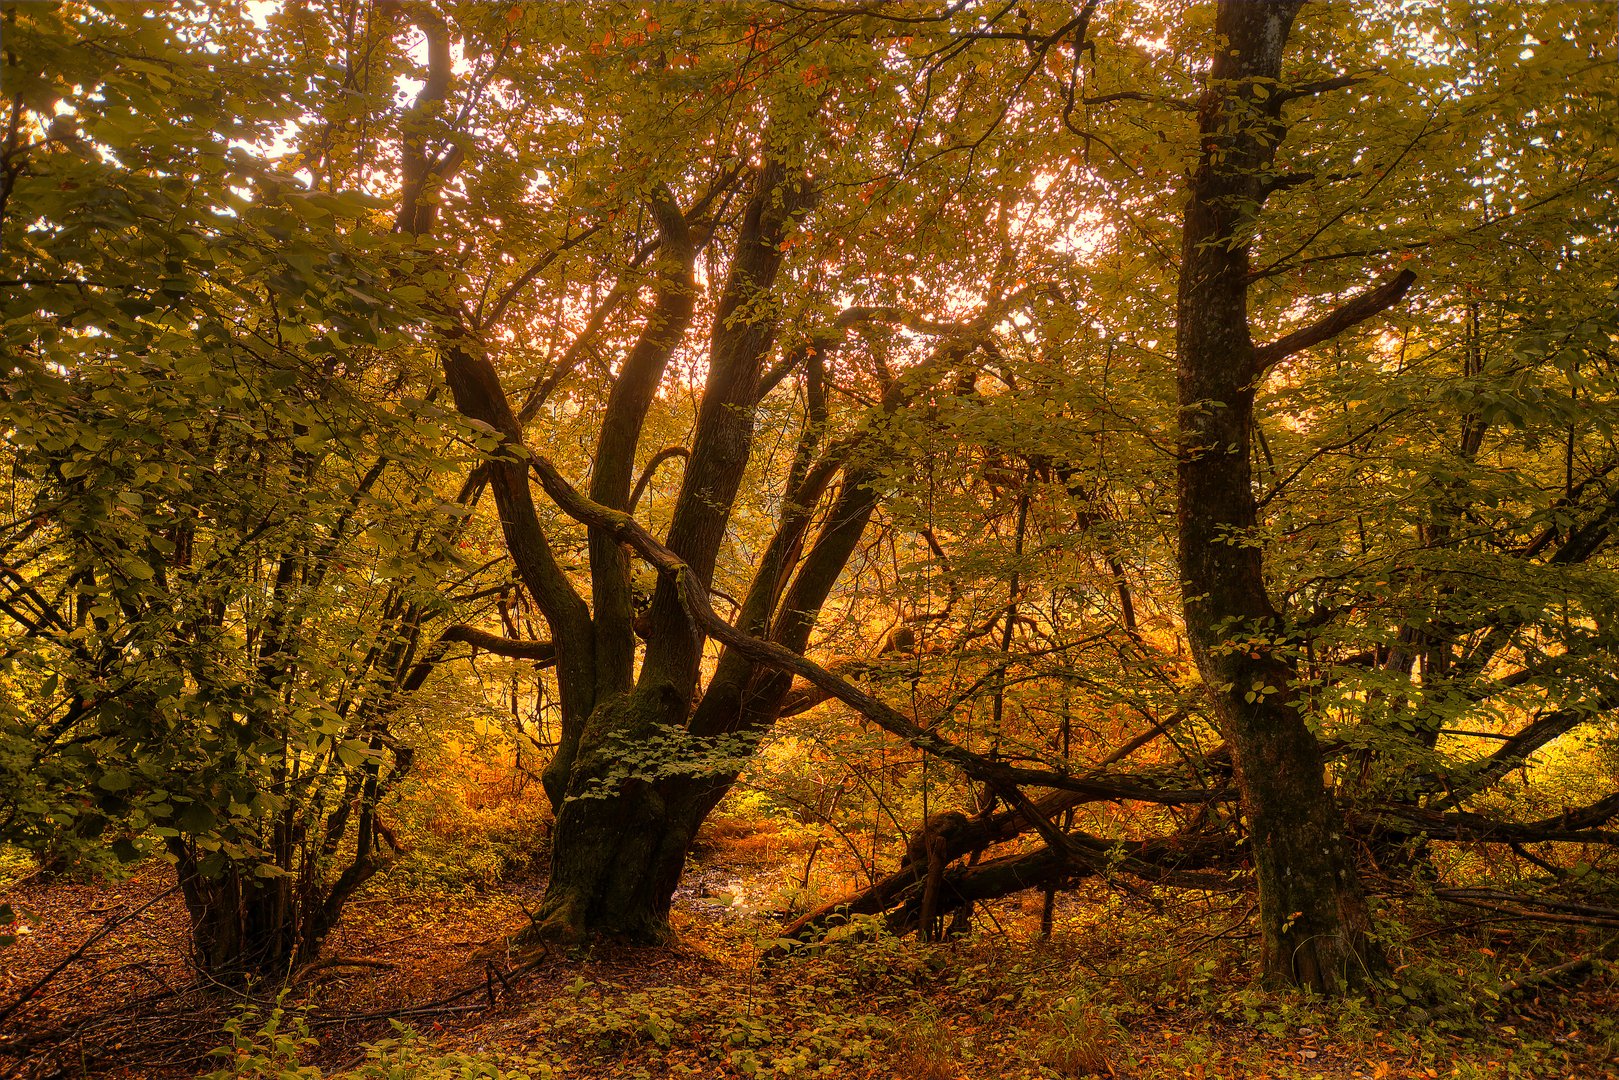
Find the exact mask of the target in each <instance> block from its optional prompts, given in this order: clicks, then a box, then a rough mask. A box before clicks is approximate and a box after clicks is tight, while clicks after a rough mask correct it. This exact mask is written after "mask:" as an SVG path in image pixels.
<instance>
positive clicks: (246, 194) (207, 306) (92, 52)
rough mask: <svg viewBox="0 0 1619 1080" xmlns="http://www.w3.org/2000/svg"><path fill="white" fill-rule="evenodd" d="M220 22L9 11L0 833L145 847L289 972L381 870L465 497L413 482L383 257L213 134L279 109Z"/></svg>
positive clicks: (236, 958) (398, 341)
mask: <svg viewBox="0 0 1619 1080" xmlns="http://www.w3.org/2000/svg"><path fill="white" fill-rule="evenodd" d="M216 16H217V13H214V12H211V11H210V10H209V9H207V8H206V7H202V6H199V7H196V8H190V9H170V10H167V11H164V12H161V13H159V12H155V11H135V10H131V11H128V12H114V11H106V12H103V11H98V10H92V9H81V8H75V7H71V6H62V7H54V6H41V7H38V8H32V9H27V10H24V11H19V10H16V9H12V10H11V11H9V12H8V17H9V18H10V19H11V24H10V26H11V33H10V34H9V35H8V48H9V49H11V50H14V51H11V52H9V53H8V67H7V78H8V83H9V84H10V85H11V86H12V87H14V88H15V90H16V93H17V97H16V106H15V107H14V108H13V110H12V112H11V117H10V121H11V126H10V129H9V138H8V144H7V145H8V156H7V159H6V160H7V162H8V170H9V171H8V173H7V176H8V178H9V179H8V188H7V191H6V211H7V216H6V218H5V221H4V226H5V236H6V248H7V251H8V273H9V274H10V275H11V276H10V278H9V279H8V280H7V281H6V283H5V285H6V292H5V303H6V324H5V325H6V332H7V337H8V349H7V356H8V366H7V369H6V371H5V379H4V383H3V387H4V396H3V399H0V415H3V416H4V424H5V427H6V430H7V432H8V437H7V449H8V455H9V464H10V466H11V469H12V476H13V478H14V480H15V483H14V484H13V486H12V487H11V488H10V495H11V503H10V506H9V509H10V513H8V514H7V517H8V518H9V519H10V523H9V524H8V526H7V527H6V532H5V535H4V541H3V542H4V551H5V569H4V571H3V574H4V593H3V596H0V611H4V613H5V614H6V616H7V617H8V619H9V628H8V629H9V631H10V632H9V633H8V635H7V638H6V653H7V663H8V665H9V670H10V674H11V677H12V678H13V679H14V680H16V682H15V683H14V684H13V685H17V686H19V687H20V688H21V690H22V693H21V694H16V695H11V696H9V697H8V700H7V706H8V713H7V715H6V717H5V719H6V726H5V732H4V737H5V740H6V749H7V754H6V757H5V764H6V768H7V772H8V778H9V779H10V780H11V782H8V783H7V785H6V793H7V805H6V806H5V817H4V820H3V822H0V827H3V835H4V836H5V837H6V838H7V839H8V840H10V841H14V842H21V843H25V844H27V845H29V846H30V847H34V848H36V849H39V850H42V851H44V852H45V853H46V855H47V858H48V861H54V862H58V863H61V864H63V865H68V864H71V862H72V861H73V860H74V859H75V858H76V857H77V856H79V855H81V854H85V853H89V854H92V855H93V854H95V853H96V851H97V850H98V848H100V846H101V845H102V844H106V842H107V841H111V843H110V850H111V852H112V853H113V854H114V855H116V856H117V857H118V858H119V859H120V860H123V861H130V860H133V859H135V858H137V857H140V856H141V855H143V854H145V853H146V852H147V851H148V850H149V846H148V845H149V844H150V843H151V842H152V841H154V840H155V841H156V842H157V844H158V845H160V847H161V850H163V851H164V852H166V854H167V855H168V857H169V858H171V859H172V860H173V861H174V863H175V865H176V868H177V872H178V877H179V884H180V887H181V891H182V893H183V895H184V898H185V901H186V904H187V907H188V909H189V911H190V914H191V930H192V941H193V945H194V947H195V952H196V956H197V959H198V961H199V963H200V964H201V965H202V966H203V967H204V968H205V969H206V970H208V971H209V972H210V973H212V974H214V975H216V976H221V977H227V978H243V977H258V976H270V977H285V976H286V975H287V974H288V973H289V971H290V970H291V969H292V968H294V967H295V966H296V965H298V964H300V963H303V962H307V961H309V960H312V959H313V958H314V957H315V955H316V953H317V951H318V949H319V946H320V943H321V941H322V939H323V938H324V937H325V935H326V933H327V932H328V931H329V930H330V929H331V927H332V925H333V924H334V923H335V921H336V919H337V917H338V915H339V913H340V912H341V910H342V908H343V905H344V904H345V903H346V901H347V900H348V899H349V897H350V896H351V895H352V894H353V892H354V891H355V889H357V888H358V887H359V886H360V885H361V884H363V883H364V882H365V881H366V880H367V879H368V878H369V877H371V876H372V875H373V874H375V873H376V872H377V871H378V870H379V869H380V868H381V867H383V866H384V865H386V864H387V862H389V861H390V859H391V858H392V854H393V841H392V840H391V835H392V834H391V830H390V829H389V828H388V826H387V825H386V823H385V822H384V820H383V817H382V812H383V804H384V802H385V801H386V799H387V797H388V795H389V793H390V791H391V790H392V789H393V788H394V787H395V786H396V785H397V784H398V783H399V782H400V780H401V779H402V778H403V777H404V776H405V775H406V774H407V773H408V771H409V769H410V765H411V760H412V756H413V752H412V748H411V746H410V745H409V742H408V741H407V740H405V739H404V738H402V737H401V736H402V734H403V733H402V732H401V730H400V727H399V723H398V722H399V720H400V719H401V715H402V714H404V713H406V712H407V711H408V709H407V707H408V702H409V698H410V695H411V694H412V692H414V691H416V690H418V689H420V687H421V686H422V683H423V681H424V680H425V678H426V676H427V674H428V673H430V672H431V671H432V669H433V667H434V665H435V663H436V662H437V661H439V660H441V659H442V658H443V657H444V656H445V655H446V652H447V650H448V648H449V646H450V645H451V643H452V642H454V641H456V640H462V641H465V640H468V633H467V632H465V631H464V628H463V631H462V632H460V633H459V634H458V633H457V632H456V631H455V630H454V629H453V628H452V630H451V631H447V632H446V634H447V636H446V634H440V635H438V636H437V641H436V642H435V641H434V640H432V638H431V636H429V637H428V638H426V639H425V640H424V633H428V632H429V627H430V626H431V624H432V623H434V622H435V621H442V620H443V619H444V617H445V616H446V615H447V614H449V613H450V612H451V611H452V610H453V603H452V601H451V599H450V598H449V597H447V596H446V595H445V593H446V592H447V591H448V590H441V587H440V582H441V580H444V581H446V582H448V581H449V579H450V577H451V575H452V574H460V573H462V572H463V570H462V569H456V567H457V563H458V560H457V559H455V557H454V555H453V549H452V548H451V545H450V541H451V540H452V538H453V536H454V533H455V530H456V529H458V528H460V527H461V525H462V523H463V521H464V520H465V517H466V514H467V510H466V507H465V505H464V504H465V503H466V502H468V501H470V500H471V498H472V496H473V495H474V494H475V491H476V488H475V487H468V488H466V489H464V490H463V492H462V493H461V496H460V501H459V502H457V501H456V500H455V499H454V498H446V497H445V495H444V493H443V492H442V490H441V488H442V487H443V485H444V483H445V480H444V477H443V475H442V473H443V471H444V470H446V469H459V470H461V471H464V470H465V468H466V466H465V465H464V464H462V463H463V462H464V461H465V458H464V456H463V455H462V454H461V453H460V452H458V451H457V450H455V449H454V446H453V442H452V440H454V439H457V438H460V439H465V438H466V437H467V433H466V432H465V431H464V429H463V428H462V427H461V425H459V424H456V423H451V424H449V425H448V426H445V425H444V424H443V423H442V422H443V421H444V420H446V419H453V418H447V417H445V416H444V415H443V413H442V410H436V409H435V408H434V407H433V406H432V405H431V398H432V396H433V394H434V391H433V390H432V389H429V388H423V387H422V384H421V381H420V368H419V355H420V354H419V353H417V352H415V351H414V350H413V349H412V347H411V341H410V339H409V338H408V337H406V336H405V335H404V334H403V333H402V332H401V331H402V327H403V326H405V325H408V324H412V323H414V322H416V321H418V320H419V319H420V313H419V312H418V311H417V310H416V309H415V308H414V307H413V306H412V302H411V297H410V295H409V294H408V293H395V294H392V295H390V294H389V293H388V291H387V290H388V284H387V281H386V280H385V273H386V270H385V268H387V267H389V266H392V265H394V264H395V263H396V262H397V261H398V260H399V259H401V258H407V257H408V252H402V251H401V250H400V248H399V246H398V245H397V244H396V243H395V242H394V239H393V238H392V237H390V236H389V235H388V234H387V232H386V231H381V232H379V231H376V230H374V229H372V228H371V226H370V222H371V219H372V218H373V217H374V216H375V209H376V207H375V203H374V202H373V201H372V200H370V199H368V198H366V197H365V196H363V195H361V194H360V193H358V192H353V191H348V192H336V193H325V192H319V191H314V192H311V191H308V190H300V186H299V185H296V184H289V182H288V178H287V177H286V176H285V175H284V174H283V173H282V172H281V171H280V169H279V168H278V166H277V164H276V163H275V162H273V161H270V160H268V159H266V158H265V157H264V156H262V155H258V154H254V153H250V152H248V151H246V150H244V149H241V148H238V147H233V146H232V145H231V143H232V141H233V140H235V141H238V142H242V143H256V144H263V143H265V142H267V141H268V140H269V139H270V138H272V137H273V133H274V132H275V131H277V130H279V128H280V126H281V125H282V124H283V123H285V122H286V117H287V114H286V113H285V112H283V111H282V107H281V106H280V105H278V104H277V102H276V97H275V95H273V94H265V93H264V92H263V91H264V89H265V87H266V86H267V85H269V84H268V82H267V80H268V78H269V77H268V76H267V75H266V64H267V61H268V53H266V52H264V51H263V50H262V49H260V48H259V47H258V44H257V41H256V39H255V38H254V37H253V35H252V33H251V31H250V29H249V28H248V27H246V26H245V25H243V24H240V23H236V22H233V21H230V20H222V19H219V18H217V17H216ZM209 43H211V44H214V45H220V46H222V47H225V48H229V49H233V50H236V51H237V53H238V57H239V59H238V61H237V62H235V63H234V64H232V65H228V66H221V65H220V64H218V63H217V62H216V61H215V60H214V59H213V58H212V57H211V54H210V53H209V51H208V49H207V48H206V47H205V46H206V45H207V44H209ZM62 57H67V58H70V60H71V62H70V63H68V64H63V63H61V62H60V59H61V58H62ZM160 133H161V137H160ZM463 569H464V568H463ZM98 841H99V842H98Z"/></svg>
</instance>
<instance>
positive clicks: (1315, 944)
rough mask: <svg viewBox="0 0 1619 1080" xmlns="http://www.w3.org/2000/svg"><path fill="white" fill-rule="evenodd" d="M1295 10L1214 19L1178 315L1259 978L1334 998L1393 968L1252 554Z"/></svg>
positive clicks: (1186, 431)
mask: <svg viewBox="0 0 1619 1080" xmlns="http://www.w3.org/2000/svg"><path fill="white" fill-rule="evenodd" d="M1299 6H1300V0H1263V2H1261V0H1223V2H1222V3H1221V4H1220V7H1219V11H1218V15H1217V21H1216V39H1217V40H1218V41H1219V42H1220V44H1221V47H1220V49H1219V50H1218V51H1217V52H1216V53H1215V56H1214V58H1213V64H1212V68H1211V71H1210V74H1209V88H1208V90H1207V92H1206V93H1205V95H1204V98H1203V101H1202V104H1201V110H1200V117H1199V118H1200V127H1201V133H1200V145H1201V147H1202V159H1201V161H1200V162H1199V165H1198V168H1197V170H1196V172H1195V173H1194V175H1193V177H1192V180H1191V185H1190V186H1191V190H1190V193H1189V194H1190V197H1189V199H1188V201H1187V208H1186V216H1185V232H1184V236H1183V246H1182V269H1181V277H1180V286H1179V295H1178V298H1177V320H1178V326H1177V331H1178V332H1177V358H1178V362H1179V389H1180V408H1181V417H1180V425H1181V430H1180V448H1179V449H1180V462H1179V500H1180V511H1179V532H1180V537H1179V544H1180V576H1181V585H1182V589H1183V593H1184V601H1183V602H1184V610H1185V617H1186V629H1187V634H1188V636H1189V637H1190V639H1191V643H1192V649H1193V653H1194V655H1195V657H1196V659H1197V664H1198V668H1199V670H1200V671H1201V673H1202V676H1203V680H1204V683H1205V685H1206V686H1207V687H1208V692H1209V695H1210V697H1211V698H1212V701H1213V707H1214V712H1215V715H1216V717H1217V718H1218V721H1219V724H1220V727H1221V729H1222V733H1223V734H1224V736H1225V737H1226V739H1227V740H1228V741H1229V743H1230V745H1231V750H1232V757H1233V760H1234V762H1235V765H1236V774H1237V782H1238V788H1239V791H1240V793H1241V797H1242V806H1243V810H1244V812H1245V814H1246V817H1247V824H1248V830H1249V845H1250V849H1251V852H1252V858H1253V862H1254V868H1255V871H1256V874H1257V878H1258V886H1259V898H1260V924H1261V929H1262V934H1263V953H1262V963H1263V970H1264V975H1265V977H1266V978H1267V979H1268V980H1270V981H1273V982H1278V983H1293V984H1297V985H1300V986H1304V987H1308V988H1310V989H1312V990H1317V991H1321V992H1326V993H1332V992H1338V991H1341V990H1343V989H1344V988H1346V987H1350V986H1353V985H1355V984H1357V983H1359V982H1360V981H1361V980H1362V979H1363V978H1364V977H1365V976H1366V975H1367V974H1368V973H1369V972H1372V971H1375V970H1377V969H1378V968H1379V967H1380V965H1381V960H1380V957H1379V955H1378V953H1377V950H1376V948H1375V946H1374V945H1373V943H1372V941H1371V937H1370V928H1371V927H1370V921H1369V917H1368V914H1367V909H1366V903H1365V899H1364V896H1363V893H1362V889H1361V885H1360V881H1359V879H1358V876H1357V873H1356V869H1355V866H1354V863H1353V860H1352V858H1351V856H1350V854H1349V851H1348V849H1347V846H1346V844H1345V841H1344V836H1343V827H1342V820H1341V815H1340V812H1339V810H1338V807H1337V805H1336V803H1335V802H1334V800H1333V797H1332V795H1331V793H1330V792H1329V791H1328V789H1327V787H1326V783H1325V779H1324V775H1323V760H1322V754H1321V747H1320V745H1319V743H1318V741H1317V739H1316V737H1315V735H1314V734H1313V733H1312V732H1311V731H1310V729H1309V727H1308V726H1307V725H1306V723H1305V719H1304V716H1303V714H1302V712H1301V708H1300V701H1299V698H1298V694H1299V691H1298V689H1297V686H1296V674H1297V672H1296V670H1295V664H1294V662H1293V660H1292V659H1291V658H1290V656H1289V649H1290V647H1291V646H1292V645H1294V644H1296V643H1295V642H1292V641H1291V640H1290V638H1289V634H1288V630H1287V627H1286V626H1285V625H1284V622H1283V619H1282V617H1281V616H1280V614H1279V613H1278V612H1277V611H1276V609H1275V608H1274V607H1273V605H1272V603H1271V600H1270V597H1269V595H1268V593H1267V590H1266V585H1265V577H1264V562H1263V559H1264V552H1263V550H1262V549H1261V548H1260V547H1259V546H1257V545H1256V544H1255V543H1254V542H1253V541H1252V540H1251V539H1250V538H1251V536H1252V532H1253V530H1254V528H1255V526H1256V524H1257V508H1256V504H1255V500H1254V494H1253V486H1252V462H1251V449H1250V448H1251V446H1252V442H1253V421H1254V392H1255V387H1256V384H1257V383H1258V382H1259V380H1260V379H1261V378H1262V377H1263V374H1264V370H1265V364H1266V362H1267V352H1270V351H1274V348H1273V350H1261V349H1258V348H1256V347H1255V345H1254V342H1253V339H1252V337H1251V334H1250V328H1249V319H1248V284H1249V276H1248V271H1249V243H1248V240H1247V237H1249V236H1250V235H1251V234H1252V231H1253V225H1254V219H1255V217H1256V216H1257V214H1258V210H1259V208H1260V207H1261V206H1262V205H1263V202H1264V199H1265V197H1266V195H1267V194H1268V193H1269V188H1268V183H1267V174H1268V173H1269V170H1270V168H1271V164H1272V160H1273V158H1274V153H1275V147H1276V144H1277V143H1278V142H1279V141H1280V139H1281V138H1282V137H1283V135H1284V134H1285V132H1286V127H1285V124H1284V123H1283V121H1282V118H1281V111H1282V103H1283V101H1284V100H1285V95H1284V94H1283V93H1281V92H1279V91H1278V90H1277V87H1278V85H1279V82H1280V80H1281V74H1282V71H1281V67H1282V54H1283V50H1284V48H1285V46H1286V43H1287V38H1288V34H1289V31H1290V29H1291V27H1292V23H1293V19H1294V16H1295V15H1296V13H1297V11H1298V8H1299ZM1256 85H1258V86H1260V87H1262V89H1261V90H1260V91H1259V92H1258V93H1256V92H1255V87H1256ZM1406 283H1407V284H1408V282H1406ZM1399 291H1400V292H1403V286H1402V287H1401V288H1400V290H1399ZM1395 298H1397V296H1396V297H1395ZM1388 302H1392V299H1390V300H1389V301H1388ZM1382 306H1383V307H1386V306H1387V303H1383V304H1382ZM1378 310H1380V308H1379V309H1378ZM1364 317H1366V316H1365V315H1364V314H1360V315H1359V316H1358V318H1354V319H1348V320H1345V319H1340V320H1338V322H1335V323H1333V324H1332V326H1333V327H1336V328H1337V329H1342V328H1344V327H1343V326H1340V325H1338V324H1339V323H1343V324H1344V325H1348V324H1351V323H1352V322H1353V321H1359V318H1364ZM1295 347H1297V346H1295Z"/></svg>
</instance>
